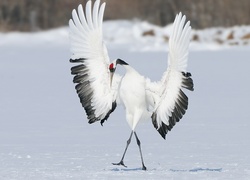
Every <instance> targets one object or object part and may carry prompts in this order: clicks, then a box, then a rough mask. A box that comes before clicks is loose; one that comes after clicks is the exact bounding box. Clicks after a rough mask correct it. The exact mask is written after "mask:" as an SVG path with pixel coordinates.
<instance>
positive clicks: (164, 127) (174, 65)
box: [147, 13, 193, 138]
mask: <svg viewBox="0 0 250 180" xmlns="http://www.w3.org/2000/svg"><path fill="white" fill-rule="evenodd" d="M185 20H186V17H185V16H182V14H181V13H179V14H178V15H177V16H176V18H175V21H174V25H173V30H172V34H171V36H170V40H169V54H168V68H167V71H166V72H165V73H164V75H163V77H162V79H161V81H160V82H159V83H152V82H150V81H149V80H148V81H147V94H148V96H147V99H148V101H149V104H150V106H151V107H154V109H153V115H152V121H153V124H154V126H155V128H156V129H157V130H158V131H159V133H160V134H161V135H162V137H164V138H165V135H166V134H167V132H168V130H171V129H172V127H173V126H174V125H175V123H176V122H178V121H179V120H180V119H181V118H182V116H183V115H184V113H185V111H186V109H187V104H188V99H187V96H186V95H185V94H184V93H183V91H182V90H181V88H182V87H184V88H187V89H189V90H193V81H192V79H191V74H190V73H186V68H187V60H188V48H189V43H190V36H191V27H190V22H189V21H188V22H187V23H186V24H185Z"/></svg>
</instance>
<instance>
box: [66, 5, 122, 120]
mask: <svg viewBox="0 0 250 180" xmlns="http://www.w3.org/2000/svg"><path fill="white" fill-rule="evenodd" d="M104 10H105V3H103V4H101V7H100V0H96V1H95V4H94V6H93V11H92V2H91V1H88V2H87V4H86V9H85V14H84V10H83V8H82V5H79V6H78V12H77V11H76V10H73V11H72V19H70V21H69V27H70V40H71V41H70V42H71V52H72V55H71V62H76V63H80V64H79V65H77V66H74V67H72V69H71V71H72V74H73V75H75V77H74V82H75V83H77V85H76V90H77V93H78V95H79V98H80V100H81V103H82V105H83V107H84V109H85V111H86V113H87V115H88V119H89V123H93V122H95V121H99V120H101V123H103V122H104V120H106V119H107V118H108V116H109V114H110V113H111V112H113V110H114V109H115V107H116V103H115V100H116V95H117V87H118V85H117V84H118V83H113V84H114V86H113V87H110V72H109V69H108V67H109V64H110V60H109V56H108V52H107V49H106V46H105V44H104V43H103V38H102V21H103V14H104ZM113 79H114V81H120V77H119V76H115V77H114V78H113Z"/></svg>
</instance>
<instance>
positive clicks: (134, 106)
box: [118, 65, 150, 130]
mask: <svg viewBox="0 0 250 180" xmlns="http://www.w3.org/2000/svg"><path fill="white" fill-rule="evenodd" d="M123 67H124V68H125V69H126V73H125V75H124V77H123V78H122V80H121V82H120V87H119V90H118V96H119V98H120V101H121V103H122V104H123V105H124V108H125V111H126V119H127V121H128V124H129V126H130V127H131V129H132V130H135V128H136V125H137V123H138V122H139V121H140V120H143V119H145V118H150V114H149V112H148V110H147V102H146V91H145V85H146V82H145V78H144V77H143V76H142V75H140V74H139V73H138V72H137V71H135V70H134V69H133V68H132V67H130V66H129V65H124V66H123ZM128 87H129V88H128Z"/></svg>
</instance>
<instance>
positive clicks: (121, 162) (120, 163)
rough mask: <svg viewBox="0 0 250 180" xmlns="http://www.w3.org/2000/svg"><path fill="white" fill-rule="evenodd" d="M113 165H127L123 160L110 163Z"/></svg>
mask: <svg viewBox="0 0 250 180" xmlns="http://www.w3.org/2000/svg"><path fill="white" fill-rule="evenodd" d="M112 164H113V165H118V166H124V167H127V166H125V164H124V162H123V160H121V161H120V162H119V163H112Z"/></svg>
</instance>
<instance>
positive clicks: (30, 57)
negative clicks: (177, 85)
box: [0, 21, 250, 180]
mask: <svg viewBox="0 0 250 180" xmlns="http://www.w3.org/2000/svg"><path fill="white" fill-rule="evenodd" d="M131 25H132V26H133V27H132V31H126V28H123V27H126V26H127V27H128V28H129V27H130V29H131ZM144 26H145V27H144ZM118 27H121V28H118ZM147 27H149V28H152V27H154V28H155V29H156V30H155V31H157V32H158V31H159V33H155V36H150V37H147V36H146V37H142V36H141V32H143V31H146V30H147ZM170 28H171V26H168V27H165V28H162V29H161V28H159V27H155V26H152V25H149V24H145V23H137V25H136V23H135V22H129V21H114V22H112V21H110V22H106V23H104V31H105V33H104V34H105V35H106V37H105V41H106V42H107V46H108V48H109V50H110V51H109V52H110V57H111V58H113V59H115V58H121V59H124V60H126V62H128V63H129V64H130V65H132V66H133V67H134V68H135V69H137V70H138V71H139V72H140V73H141V74H143V75H145V76H147V77H149V78H151V79H152V80H158V79H160V77H161V75H162V73H163V72H164V71H165V68H166V67H167V64H166V63H167V53H166V51H167V43H166V42H164V41H163V40H162V39H160V38H158V37H159V36H160V35H159V34H160V32H165V33H168V32H170V30H169V29H170ZM244 28H246V27H244ZM140 29H141V30H140ZM238 29H241V28H240V27H239V28H238ZM212 31H213V30H211V31H209V30H204V34H209V33H213V32H212ZM235 31H236V30H235ZM247 31H249V28H248V29H247ZM223 32H224V31H223ZM237 32H238V31H237ZM130 33H133V35H131V34H130ZM136 33H137V35H136ZM238 33H240V32H238ZM201 34H202V33H201ZM204 34H203V35H204ZM128 37H129V38H128ZM112 38H113V39H112ZM150 47H151V48H150ZM249 50H250V46H249V45H246V44H244V45H243V43H242V44H239V45H238V46H230V45H227V44H226V45H225V44H220V45H219V44H217V43H216V42H213V41H211V42H209V43H207V42H206V41H197V42H193V43H192V44H191V52H190V55H189V64H188V71H190V72H191V73H192V75H193V80H194V83H195V91H194V92H186V93H187V95H188V97H189V102H190V104H189V109H188V110H187V113H186V114H185V116H184V117H183V119H181V121H180V122H179V123H178V124H177V125H176V126H175V127H174V128H173V130H172V131H171V132H169V133H168V135H167V140H163V139H162V138H161V136H160V135H159V134H158V132H157V131H156V130H155V129H154V127H153V125H152V123H151V122H150V121H148V122H147V123H144V124H139V125H138V128H137V134H138V136H139V138H140V140H141V143H142V153H143V155H144V161H145V165H146V167H147V169H148V170H147V171H142V170H141V162H140V156H139V150H138V147H137V145H136V142H135V139H133V141H132V143H131V145H130V147H129V149H128V152H127V154H126V157H125V161H124V163H125V164H126V165H127V166H128V168H124V167H120V166H113V165H112V164H111V163H113V162H115V163H116V162H118V161H119V160H120V158H121V155H122V153H123V151H124V148H125V145H126V140H127V139H128V137H129V134H130V128H129V126H128V124H127V123H126V120H125V112H124V110H123V108H122V107H118V108H117V110H116V111H115V112H114V113H113V114H112V115H111V116H110V118H109V119H108V121H107V122H105V124H104V126H103V127H102V126H101V125H100V124H99V123H95V124H92V125H89V124H88V123H87V119H86V115H85V112H84V110H83V109H82V107H81V104H80V102H79V99H78V97H77V94H76V92H75V89H74V85H73V82H72V75H71V74H70V68H71V64H70V63H69V57H70V52H69V41H68V29H67V28H60V29H56V30H51V31H46V32H38V33H18V32H16V33H1V34H0V82H1V84H0V179H1V180H12V179H13V180H31V179H32V180H33V179H36V180H45V179H46V180H47V179H53V180H54V179H58V180H64V179H192V180H193V179H227V180H228V179H249V178H250V153H249V152H250V140H249V137H250V131H249V129H250V114H249V113H248V111H249V100H250V98H249V92H250V81H249V66H250V54H249ZM119 71H121V72H124V71H123V69H122V68H120V69H119Z"/></svg>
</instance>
